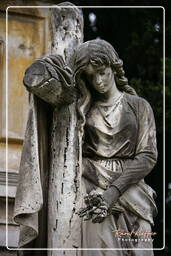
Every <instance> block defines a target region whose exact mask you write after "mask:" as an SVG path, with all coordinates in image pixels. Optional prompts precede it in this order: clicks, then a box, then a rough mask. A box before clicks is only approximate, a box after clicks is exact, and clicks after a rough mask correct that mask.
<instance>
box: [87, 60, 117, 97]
mask: <svg viewBox="0 0 171 256" xmlns="http://www.w3.org/2000/svg"><path fill="white" fill-rule="evenodd" d="M85 74H86V76H87V78H88V81H89V83H90V85H91V86H92V87H93V88H94V89H95V90H96V91H97V92H98V93H101V94H104V93H107V92H108V91H110V89H111V87H112V86H113V85H114V74H113V71H112V69H111V68H110V67H106V66H105V65H101V66H98V67H97V66H93V65H92V64H88V66H87V67H86V69H85Z"/></svg>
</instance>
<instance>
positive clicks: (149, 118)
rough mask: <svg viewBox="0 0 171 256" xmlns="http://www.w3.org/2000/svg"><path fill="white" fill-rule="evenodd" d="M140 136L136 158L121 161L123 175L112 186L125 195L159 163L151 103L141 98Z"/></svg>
mask: <svg viewBox="0 0 171 256" xmlns="http://www.w3.org/2000/svg"><path fill="white" fill-rule="evenodd" d="M137 111H138V118H137V121H138V136H137V146H136V150H135V155H134V158H132V159H123V160H120V161H121V162H120V163H121V165H122V168H123V173H122V175H121V176H120V177H119V178H118V179H117V180H115V181H114V182H113V183H112V184H111V185H112V186H114V187H116V188H117V189H118V190H119V191H120V193H121V194H123V193H124V192H125V191H126V190H127V189H128V188H129V187H130V186H131V185H133V184H136V183H138V182H139V181H140V180H141V179H143V178H144V177H145V176H146V175H148V174H149V173H150V171H151V170H152V169H153V167H154V166H155V164H156V161H157V147H156V127H155V121H154V115H153V111H152V109H151V106H150V105H149V103H148V102H147V101H146V100H144V99H142V98H139V104H138V110H137Z"/></svg>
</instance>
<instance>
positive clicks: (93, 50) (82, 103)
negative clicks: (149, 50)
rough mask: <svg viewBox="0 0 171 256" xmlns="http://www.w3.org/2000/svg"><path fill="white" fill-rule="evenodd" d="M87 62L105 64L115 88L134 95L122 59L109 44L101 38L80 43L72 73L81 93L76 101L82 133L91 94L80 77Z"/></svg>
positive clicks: (95, 64) (98, 64)
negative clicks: (113, 79) (111, 73)
mask: <svg viewBox="0 0 171 256" xmlns="http://www.w3.org/2000/svg"><path fill="white" fill-rule="evenodd" d="M89 63H91V64H92V65H93V66H100V65H106V66H109V67H111V69H112V70H113V72H114V78H115V82H116V86H117V88H118V89H119V90H120V91H124V92H127V93H129V94H133V95H136V92H135V90H134V89H133V88H132V87H131V86H129V85H128V79H127V78H126V77H125V72H124V70H123V61H122V60H121V59H120V58H119V56H118V54H117V52H116V51H115V49H114V48H113V47H112V45H111V44H109V43H108V42H106V41H104V40H101V39H96V40H91V41H87V42H85V43H83V44H81V45H80V46H79V47H78V49H77V51H76V56H75V72H74V73H75V82H76V86H77V87H78V88H79V90H80V93H81V97H80V99H79V102H78V112H79V116H80V121H81V127H80V129H81V131H82V133H83V128H84V125H85V121H86V114H87V112H88V110H89V108H90V105H91V94H90V91H89V90H88V88H87V86H86V83H85V81H84V79H82V78H81V74H82V73H83V71H84V69H85V68H86V67H87V65H88V64H89Z"/></svg>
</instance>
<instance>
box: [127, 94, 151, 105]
mask: <svg viewBox="0 0 171 256" xmlns="http://www.w3.org/2000/svg"><path fill="white" fill-rule="evenodd" d="M125 98H126V100H127V102H128V103H130V104H133V105H135V106H137V107H138V106H147V107H149V106H150V104H149V102H148V101H147V100H146V99H144V98H143V97H140V96H138V95H132V94H129V93H125Z"/></svg>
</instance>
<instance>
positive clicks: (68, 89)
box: [23, 55, 76, 106]
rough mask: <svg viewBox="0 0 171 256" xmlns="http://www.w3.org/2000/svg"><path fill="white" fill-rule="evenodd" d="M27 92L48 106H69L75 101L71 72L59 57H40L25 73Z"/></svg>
mask: <svg viewBox="0 0 171 256" xmlns="http://www.w3.org/2000/svg"><path fill="white" fill-rule="evenodd" d="M23 83H24V85H25V86H26V88H27V90H28V91H29V92H31V93H33V94H35V95H36V96H38V97H39V98H41V99H43V100H44V101H46V102H48V103H49V104H51V105H53V106H56V105H58V104H70V103H72V102H73V101H74V99H75V95H76V93H75V88H74V86H73V81H72V71H71V69H70V68H69V67H68V66H67V65H65V63H64V61H63V58H62V57H61V56H60V55H50V56H47V57H42V58H40V59H38V60H36V61H35V62H33V63H32V64H31V65H30V66H29V67H28V68H27V69H26V71H25V75H24V79H23Z"/></svg>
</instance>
